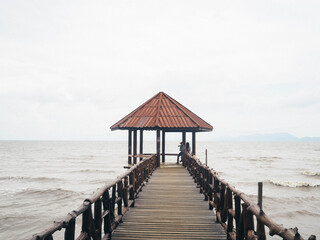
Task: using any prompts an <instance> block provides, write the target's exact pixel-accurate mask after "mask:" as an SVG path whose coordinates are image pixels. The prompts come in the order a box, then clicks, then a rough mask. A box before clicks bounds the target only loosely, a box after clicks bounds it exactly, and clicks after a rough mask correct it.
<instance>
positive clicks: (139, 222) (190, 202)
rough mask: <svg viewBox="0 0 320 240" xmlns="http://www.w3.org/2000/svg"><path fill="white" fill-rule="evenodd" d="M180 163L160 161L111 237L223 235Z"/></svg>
mask: <svg viewBox="0 0 320 240" xmlns="http://www.w3.org/2000/svg"><path fill="white" fill-rule="evenodd" d="M196 186H197V185H196V183H194V181H193V179H192V178H191V177H190V174H189V173H188V171H187V170H186V169H185V168H184V167H182V166H181V165H177V164H171V165H167V164H166V165H162V166H161V167H160V168H159V169H157V171H155V172H154V174H153V176H152V178H151V179H150V180H149V182H148V184H146V186H145V187H144V188H143V190H142V192H141V193H139V197H138V198H137V199H136V201H135V207H134V208H132V209H130V211H129V212H128V213H127V214H126V215H125V216H124V218H123V223H122V224H120V225H119V227H118V228H117V229H116V230H115V231H114V232H113V234H112V239H116V240H117V239H119V240H120V239H219V240H220V239H221V240H225V239H226V234H225V232H224V230H223V228H222V226H221V225H220V224H219V223H216V221H215V217H214V215H213V214H212V211H209V208H208V203H207V201H204V197H203V195H202V194H200V191H199V188H196Z"/></svg>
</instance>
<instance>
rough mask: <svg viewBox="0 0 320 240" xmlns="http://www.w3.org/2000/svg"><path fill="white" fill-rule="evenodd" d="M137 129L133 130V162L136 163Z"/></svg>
mask: <svg viewBox="0 0 320 240" xmlns="http://www.w3.org/2000/svg"><path fill="white" fill-rule="evenodd" d="M137 141H138V139H137V130H136V129H135V130H133V164H137V145H138V144H137Z"/></svg>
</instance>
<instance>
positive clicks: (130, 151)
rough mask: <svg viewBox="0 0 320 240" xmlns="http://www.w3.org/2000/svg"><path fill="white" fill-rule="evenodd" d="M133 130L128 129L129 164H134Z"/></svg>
mask: <svg viewBox="0 0 320 240" xmlns="http://www.w3.org/2000/svg"><path fill="white" fill-rule="evenodd" d="M131 154H132V130H128V164H132V158H131Z"/></svg>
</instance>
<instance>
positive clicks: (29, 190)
mask: <svg viewBox="0 0 320 240" xmlns="http://www.w3.org/2000/svg"><path fill="white" fill-rule="evenodd" d="M19 194H26V195H37V194H41V195H51V194H54V195H56V196H59V195H60V196H61V195H64V196H65V195H68V196H69V195H75V194H78V192H75V191H72V190H67V189H62V188H53V189H35V188H26V189H22V191H20V192H19Z"/></svg>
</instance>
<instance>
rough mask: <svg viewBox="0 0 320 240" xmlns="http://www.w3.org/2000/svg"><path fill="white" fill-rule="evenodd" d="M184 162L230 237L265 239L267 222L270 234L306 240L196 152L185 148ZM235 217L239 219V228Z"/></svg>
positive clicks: (289, 239) (296, 230) (228, 237)
mask: <svg viewBox="0 0 320 240" xmlns="http://www.w3.org/2000/svg"><path fill="white" fill-rule="evenodd" d="M183 165H184V166H185V167H186V168H187V169H188V171H189V173H190V174H191V175H192V176H193V178H194V179H195V182H196V183H197V184H198V187H199V188H200V192H201V193H203V194H204V196H205V200H207V201H208V203H209V209H210V210H213V208H215V211H216V217H217V222H219V223H220V224H221V225H222V226H223V228H224V229H225V231H226V234H227V239H232V240H235V239H236V240H240V239H241V240H242V239H244V238H245V239H263V240H265V239H266V235H265V229H264V226H267V227H268V228H269V230H270V232H269V234H270V236H273V235H278V236H280V237H282V238H283V239H288V240H303V238H302V237H301V235H300V234H299V233H298V229H297V228H293V229H292V228H290V229H287V228H284V227H283V225H280V224H277V223H275V222H274V221H273V220H272V219H270V217H268V216H267V215H266V214H265V213H264V211H263V210H262V209H260V207H259V206H258V205H257V204H256V203H254V202H253V201H252V200H251V199H250V198H249V197H248V196H247V195H245V194H244V193H243V192H241V191H239V190H237V189H236V188H235V187H233V186H231V185H230V184H229V183H227V182H226V181H225V180H223V179H222V178H221V177H220V176H219V175H218V174H217V173H216V172H215V171H214V170H213V169H210V167H208V166H207V165H205V164H202V163H201V162H200V160H199V159H197V158H196V156H191V155H190V154H189V153H186V152H185V153H184V156H183ZM232 195H234V199H232ZM233 205H234V206H235V208H233ZM241 205H242V211H241ZM253 216H255V217H256V225H257V227H256V231H255V230H254V218H253ZM234 220H235V223H236V226H235V231H234V226H233V224H234ZM312 236H313V235H312ZM312 236H311V237H312Z"/></svg>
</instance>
